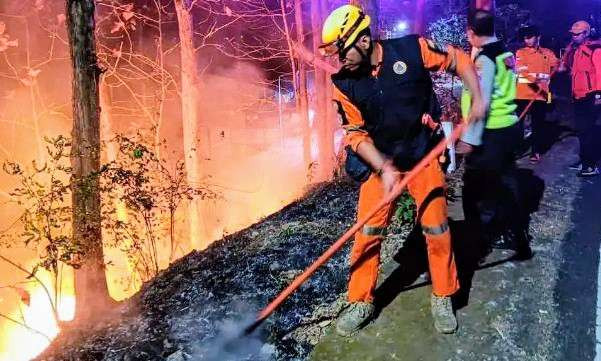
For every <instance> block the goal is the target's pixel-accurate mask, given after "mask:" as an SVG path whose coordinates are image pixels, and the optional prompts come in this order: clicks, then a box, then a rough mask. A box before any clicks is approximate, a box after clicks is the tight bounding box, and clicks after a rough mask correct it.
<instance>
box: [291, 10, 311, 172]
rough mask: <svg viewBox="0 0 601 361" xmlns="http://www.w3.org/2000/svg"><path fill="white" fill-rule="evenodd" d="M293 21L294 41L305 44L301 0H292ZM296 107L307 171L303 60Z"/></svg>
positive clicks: (308, 141)
mask: <svg viewBox="0 0 601 361" xmlns="http://www.w3.org/2000/svg"><path fill="white" fill-rule="evenodd" d="M294 21H295V25H296V43H297V44H299V46H304V44H305V29H304V25H303V7H302V1H301V0H294ZM297 95H298V102H297V105H298V108H297V111H298V113H299V115H300V121H301V123H302V124H301V131H302V136H303V164H304V167H305V171H306V172H307V175H308V171H309V166H310V164H311V127H310V126H309V101H308V98H307V69H306V66H305V62H304V61H303V60H299V62H298V94H297Z"/></svg>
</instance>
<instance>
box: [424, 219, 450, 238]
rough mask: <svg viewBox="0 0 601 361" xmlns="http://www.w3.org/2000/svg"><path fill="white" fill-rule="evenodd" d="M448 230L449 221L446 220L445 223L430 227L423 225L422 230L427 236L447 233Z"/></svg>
mask: <svg viewBox="0 0 601 361" xmlns="http://www.w3.org/2000/svg"><path fill="white" fill-rule="evenodd" d="M448 230H449V223H448V222H444V223H443V224H441V225H438V226H434V227H428V226H424V225H422V231H423V232H424V236H427V235H432V236H437V235H439V234H443V233H445V232H446V231H448Z"/></svg>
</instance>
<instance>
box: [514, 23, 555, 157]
mask: <svg viewBox="0 0 601 361" xmlns="http://www.w3.org/2000/svg"><path fill="white" fill-rule="evenodd" d="M519 36H520V39H521V40H523V41H524V47H523V48H521V49H518V51H517V52H516V61H517V62H516V69H517V73H518V84H517V94H516V103H517V105H518V109H517V113H518V115H522V114H523V112H524V111H525V110H526V108H527V107H528V106H529V105H530V108H529V110H528V113H529V114H530V116H531V125H532V136H531V137H532V154H531V156H530V161H531V162H532V163H537V162H539V161H540V159H541V153H542V151H543V146H544V142H545V134H546V126H545V118H546V115H547V102H548V101H549V100H550V93H549V83H550V81H551V76H552V75H553V73H554V72H555V71H556V70H557V67H558V65H559V60H558V59H557V57H556V56H555V54H554V53H553V51H552V50H550V49H546V48H543V47H541V46H540V32H539V30H538V27H536V26H534V25H530V26H525V27H522V28H521V29H520V31H519Z"/></svg>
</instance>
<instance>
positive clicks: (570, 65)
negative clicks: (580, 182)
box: [559, 20, 601, 177]
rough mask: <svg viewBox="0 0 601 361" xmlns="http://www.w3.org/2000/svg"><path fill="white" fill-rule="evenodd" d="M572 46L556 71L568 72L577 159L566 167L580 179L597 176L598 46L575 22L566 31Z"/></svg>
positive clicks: (600, 50)
mask: <svg viewBox="0 0 601 361" xmlns="http://www.w3.org/2000/svg"><path fill="white" fill-rule="evenodd" d="M570 33H571V34H572V42H571V43H570V45H568V48H567V51H566V54H565V55H564V56H563V58H562V61H561V64H560V66H559V71H566V70H570V73H571V75H572V97H573V101H574V116H575V121H576V130H577V133H578V140H579V143H580V154H579V155H580V157H579V158H580V159H579V160H578V161H577V162H576V163H574V164H572V165H570V168H571V169H574V170H579V171H580V176H581V177H595V176H598V175H599V174H601V172H600V171H599V167H598V166H597V163H598V162H599V158H601V152H600V151H599V146H598V142H599V136H600V133H601V132H600V131H599V126H598V125H597V121H598V118H599V114H601V43H600V42H599V41H594V40H592V39H591V26H590V24H589V23H587V22H586V21H582V20H581V21H577V22H576V23H574V25H573V26H572V28H571V29H570Z"/></svg>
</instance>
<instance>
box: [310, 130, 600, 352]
mask: <svg viewBox="0 0 601 361" xmlns="http://www.w3.org/2000/svg"><path fill="white" fill-rule="evenodd" d="M576 145H577V142H576V140H575V139H574V138H573V137H569V138H565V139H563V140H562V141H560V142H558V143H557V144H555V145H554V146H553V148H552V149H551V150H550V152H549V153H548V154H547V155H546V156H545V158H544V160H543V162H541V163H540V164H539V165H537V166H536V167H530V166H529V165H526V164H521V166H522V167H524V170H523V171H522V172H521V177H522V178H523V179H522V184H523V185H524V187H525V188H524V190H525V191H526V193H527V194H528V195H529V197H530V198H532V201H533V202H532V205H533V206H536V205H537V204H538V209H537V210H536V211H535V212H534V213H533V215H532V221H531V234H532V236H533V237H534V239H533V240H532V246H533V249H534V251H535V252H536V254H535V257H534V258H533V259H532V260H530V261H526V262H514V261H511V260H508V258H509V257H510V255H511V254H510V252H509V251H500V250H496V251H494V252H493V253H492V254H491V255H490V256H489V257H488V258H487V262H486V264H485V265H484V266H482V267H480V269H478V270H476V272H475V273H474V274H473V278H472V277H470V276H472V275H471V274H465V273H466V272H464V274H463V275H462V276H463V277H462V278H463V279H464V282H463V286H464V289H465V288H469V281H470V278H471V288H470V290H469V294H468V293H465V294H464V295H463V296H462V297H460V300H458V302H457V307H458V308H459V309H458V312H457V316H458V320H459V322H460V329H459V331H458V332H457V333H456V334H455V335H450V336H444V335H439V334H437V333H436V331H435V330H434V327H433V325H432V318H431V316H430V306H429V293H430V286H429V285H427V284H426V283H425V282H424V281H423V280H422V279H418V280H417V281H415V282H414V283H413V285H412V286H410V287H405V288H403V287H402V286H401V285H402V283H398V282H397V281H398V280H400V279H402V277H401V276H399V275H402V274H403V267H404V266H403V265H402V264H401V265H399V264H398V263H395V262H391V263H392V264H388V265H386V266H385V267H383V269H384V270H383V271H384V274H383V275H382V276H381V279H383V280H385V281H384V282H383V284H382V285H381V286H380V288H379V292H380V295H384V296H381V297H384V298H387V300H386V301H380V306H383V309H382V310H381V312H380V314H379V316H378V318H377V319H376V320H375V321H374V322H373V323H372V324H370V325H369V326H368V327H366V328H365V329H364V330H362V331H361V332H360V333H358V334H357V335H355V336H354V337H352V338H350V339H345V338H341V337H339V336H336V335H335V334H334V332H333V330H332V329H330V330H329V333H328V335H327V336H326V337H324V338H323V339H322V341H321V342H320V343H319V344H318V345H317V346H316V347H315V349H314V351H313V353H312V355H311V360H314V361H321V360H323V361H326V360H327V361H335V360H364V361H368V360H378V361H379V360H428V361H429V360H462V361H470V360H473V361H482V360H511V361H515V360H529V361H530V360H541V361H542V360H546V361H548V360H558V361H559V360H562V361H565V360H591V359H593V355H594V336H595V334H594V331H595V309H596V294H597V285H596V283H597V282H596V280H597V264H598V258H599V256H598V255H599V241H601V222H599V219H601V184H600V183H601V180H599V179H595V180H585V179H580V178H578V177H577V176H576V174H575V173H572V172H570V171H568V170H567V165H568V164H569V163H570V162H572V161H573V160H574V158H575V156H574V154H575V152H574V149H575V147H576ZM529 168H532V169H529ZM543 189H544V193H542V199H540V200H538V202H537V199H536V198H537V197H536V195H537V192H538V191H539V190H541V191H542V190H543ZM538 198H540V197H538ZM460 231H461V222H460V221H457V222H455V224H454V232H455V234H458V233H460ZM460 239H461V238H459V237H455V247H456V248H457V250H456V253H457V258H458V262H459V263H460V264H462V265H464V266H465V265H466V264H469V263H470V262H471V261H472V260H471V259H470V255H469V249H470V244H469V243H467V242H465V241H461V240H460ZM405 267H406V266H405ZM467 273H469V272H467ZM391 275H392V276H391ZM395 283H397V284H396V285H395Z"/></svg>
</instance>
